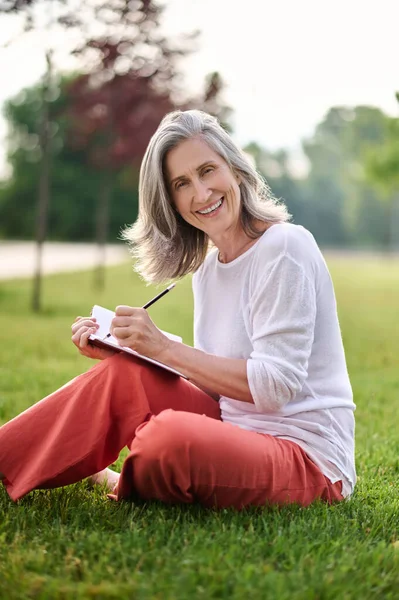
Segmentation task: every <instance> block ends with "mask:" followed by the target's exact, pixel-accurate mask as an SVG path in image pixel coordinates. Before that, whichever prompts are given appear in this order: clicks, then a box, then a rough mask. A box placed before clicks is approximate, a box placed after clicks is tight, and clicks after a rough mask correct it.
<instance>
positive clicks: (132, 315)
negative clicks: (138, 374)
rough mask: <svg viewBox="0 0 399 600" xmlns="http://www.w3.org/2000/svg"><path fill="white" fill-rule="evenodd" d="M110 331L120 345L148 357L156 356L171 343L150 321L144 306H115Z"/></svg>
mask: <svg viewBox="0 0 399 600" xmlns="http://www.w3.org/2000/svg"><path fill="white" fill-rule="evenodd" d="M110 332H111V334H112V335H113V336H114V337H115V338H116V339H117V341H118V342H119V344H120V345H121V346H128V347H129V348H131V349H132V350H135V351H136V352H138V353H139V354H144V355H145V356H148V357H149V358H155V359H156V358H158V357H159V356H160V355H161V354H163V353H164V352H165V350H167V349H168V347H169V345H170V344H171V343H172V342H171V340H170V339H169V338H167V337H166V335H164V334H163V333H162V332H161V331H160V330H159V329H158V327H157V326H156V325H155V324H154V323H153V322H152V320H151V319H150V316H149V314H148V312H147V311H146V310H145V308H132V307H131V306H117V307H116V310H115V317H114V318H113V319H112V323H111V329H110Z"/></svg>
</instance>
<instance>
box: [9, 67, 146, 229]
mask: <svg viewBox="0 0 399 600" xmlns="http://www.w3.org/2000/svg"><path fill="white" fill-rule="evenodd" d="M70 79H71V78H64V79H63V80H61V81H60V82H59V87H58V90H56V93H55V94H54V97H53V98H52V99H51V102H50V119H51V122H52V127H51V132H52V141H51V144H52V150H53V152H52V154H53V156H52V168H51V203H50V209H49V236H48V237H49V239H57V240H72V241H73V240H89V239H93V237H94V228H95V211H96V205H97V199H98V195H99V192H100V190H101V186H102V185H103V179H102V175H103V174H102V172H101V171H98V170H95V169H93V168H92V167H91V166H90V165H89V164H88V163H87V158H86V155H85V152H84V150H75V149H73V148H71V146H70V145H69V144H68V135H69V127H70V123H69V121H68V119H67V118H66V117H65V112H64V109H65V106H66V102H67V97H66V91H65V88H66V86H67V85H68V83H69V82H70ZM40 97H41V88H40V85H36V86H33V87H31V88H29V89H27V90H24V91H23V92H21V93H20V94H18V95H17V96H16V97H15V98H14V99H11V100H9V101H8V102H7V103H6V106H5V116H6V118H7V120H8V123H9V127H10V131H9V152H8V160H9V163H10V165H11V167H12V177H11V179H10V180H8V181H6V182H3V184H2V186H1V187H0V236H2V237H10V238H20V239H31V238H32V237H33V236H34V224H35V218H36V202H37V193H38V185H39V161H40V158H41V156H40V148H39V135H38V132H39V123H40V110H41V108H40V107H41V100H40ZM137 179H138V173H137V167H135V166H134V165H132V166H129V168H126V169H123V170H121V171H119V172H118V173H116V174H114V176H113V193H112V194H113V195H112V205H111V207H110V231H109V239H112V240H115V239H116V238H117V236H118V235H119V232H120V230H121V228H122V227H123V226H124V225H125V224H128V223H132V222H133V221H134V220H135V219H136V216H137V210H138V208H137V206H138V194H137Z"/></svg>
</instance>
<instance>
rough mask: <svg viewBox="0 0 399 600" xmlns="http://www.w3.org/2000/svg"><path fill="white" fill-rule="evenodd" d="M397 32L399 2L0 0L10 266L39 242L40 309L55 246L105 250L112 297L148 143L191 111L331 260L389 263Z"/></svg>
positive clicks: (0, 135) (396, 152) (396, 142)
mask: <svg viewBox="0 0 399 600" xmlns="http://www.w3.org/2000/svg"><path fill="white" fill-rule="evenodd" d="M398 22H399V3H398V2H397V0H380V1H379V2H378V6H377V5H376V4H375V3H374V2H365V1H364V0H336V1H335V2H334V3H326V2H320V0H302V2H296V1H295V0H279V2H268V1H266V0H247V1H246V2H245V3H242V2H240V3H236V4H234V5H233V4H232V3H231V2H230V1H229V0H202V1H201V2H194V1H193V0H164V1H163V2H161V1H159V2H158V1H155V0H130V1H126V0H108V1H101V0H85V2H82V1H81V0H80V1H77V0H0V73H1V79H0V81H1V84H0V108H1V113H2V116H1V119H0V139H1V144H0V256H2V257H3V261H4V260H5V259H6V253H8V254H7V256H8V258H9V257H10V253H11V251H12V252H14V255H15V253H16V254H17V255H18V254H19V256H20V259H21V260H22V254H24V253H23V252H21V248H24V247H26V248H29V249H30V250H29V251H31V250H32V248H34V247H35V248H36V259H35V260H36V262H35V266H34V267H33V266H32V269H33V270H34V271H35V277H36V292H35V294H36V301H34V305H36V307H38V304H39V293H40V292H39V290H40V277H41V269H42V251H43V244H44V241H45V240H47V241H51V242H57V243H58V246H57V245H55V246H53V248H57V247H58V248H63V247H64V246H63V244H60V242H68V243H71V242H73V243H75V244H78V245H75V246H73V247H70V246H68V248H69V250H68V252H69V258H70V260H72V256H73V255H74V256H75V257H76V261H77V263H79V262H80V263H82V264H83V263H84V260H83V257H84V256H85V255H86V256H89V254H90V253H89V248H91V247H92V246H91V245H90V246H87V245H79V244H95V247H96V248H97V247H98V248H99V252H98V253H97V254H96V258H95V259H94V258H93V260H96V261H97V262H98V269H97V285H98V286H99V287H101V286H102V285H103V284H104V271H103V265H104V262H105V259H106V256H107V255H106V253H105V247H106V244H107V243H111V244H115V243H117V242H118V237H119V234H120V231H121V229H122V228H123V227H124V226H125V225H126V224H129V223H132V222H133V221H134V220H135V218H136V216H137V201H138V198H137V182H138V171H139V166H140V162H141V159H142V156H143V153H144V151H145V148H146V145H147V143H148V141H149V139H150V137H151V135H152V134H153V132H154V131H155V129H156V128H157V126H158V124H159V122H160V120H161V119H162V117H163V116H164V114H165V113H167V112H169V111H170V110H173V109H175V108H183V109H184V108H192V107H194V108H201V109H204V110H206V111H208V112H210V113H212V114H214V115H216V116H217V117H218V118H219V119H220V120H221V122H222V123H223V124H224V126H225V127H226V128H227V129H228V130H229V131H230V132H231V134H232V135H233V137H234V139H235V140H236V141H237V142H238V143H239V144H240V145H241V147H242V148H243V149H244V150H245V151H246V152H247V153H248V154H249V155H251V157H252V158H253V160H254V161H255V163H256V166H257V168H258V170H259V171H260V172H261V174H262V175H263V176H264V177H265V178H266V180H267V182H268V184H269V186H270V187H271V190H272V192H273V194H274V195H275V196H276V197H278V198H281V199H283V200H284V201H285V202H286V204H287V205H288V208H289V211H290V212H291V214H292V215H293V221H294V222H295V223H299V224H302V225H304V226H305V227H307V228H308V229H309V230H310V231H311V232H312V233H313V234H314V236H315V237H316V239H317V241H318V243H319V244H320V246H321V247H322V249H334V250H335V251H337V252H338V251H339V252H343V253H352V254H353V253H356V252H367V253H370V252H371V253H387V254H395V253H396V252H397V251H398V249H399V95H398V94H397V90H399V69H398V62H397V56H398V49H397V36H396V33H397V23H398ZM29 240H30V241H31V244H28V245H27V246H21V245H20V244H18V243H17V241H23V242H27V241H29ZM11 242H12V243H11ZM33 243H34V244H35V246H33ZM72 248H75V253H74V252H73V250H72ZM84 248H86V250H83V249H84ZM5 249H6V250H5ZM18 249H19V250H18ZM114 250H115V249H114ZM1 252H3V254H2V255H1ZM61 254H62V253H61ZM61 254H60V257H61ZM64 255H65V252H64ZM53 256H54V257H56V256H57V255H56V254H55V250H54V253H53ZM93 256H94V255H93ZM108 256H109V254H108ZM115 257H116V258H115V260H118V259H119V257H120V255H119V254H118V252H116V254H115ZM7 260H8V259H7ZM0 262H1V261H0ZM66 262H68V261H66ZM55 263H56V265H55V268H56V266H57V264H59V266H60V268H61V266H62V264H61V263H62V259H61V258H59V259H58V258H55ZM4 264H5V262H4ZM7 264H11V263H7ZM12 265H13V266H11V267H9V270H8V272H7V277H11V276H12V275H13V273H14V274H18V267H17V263H16V262H14V263H12ZM10 269H11V271H12V272H11V271H10ZM3 277H4V274H3Z"/></svg>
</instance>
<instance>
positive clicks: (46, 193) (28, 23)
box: [0, 0, 63, 312]
mask: <svg viewBox="0 0 399 600" xmlns="http://www.w3.org/2000/svg"><path fill="white" fill-rule="evenodd" d="M37 4H38V2H37V1H35V0H0V13H5V14H13V13H21V14H22V16H23V31H24V32H25V33H27V34H29V33H30V32H32V30H33V29H37V21H36V16H37V13H36V12H35V8H36V5H37ZM62 4H63V2H62V0H59V1H57V0H52V1H51V2H47V4H45V3H42V6H43V8H44V9H45V15H46V19H45V21H46V24H45V28H44V30H47V29H51V28H52V27H53V26H54V24H55V23H56V21H57V19H56V17H55V13H54V8H55V6H58V7H61V6H62ZM45 58H46V72H45V75H44V77H43V82H42V85H41V94H40V106H41V110H40V114H39V120H38V130H39V135H38V139H39V150H40V163H39V169H40V178H39V185H38V194H37V206H36V266H35V273H34V279H33V290H32V308H33V310H34V311H35V312H38V311H39V310H40V304H41V283H42V253H43V243H44V241H45V239H46V234H47V225H48V209H49V203H50V169H51V153H52V150H51V134H50V130H51V122H50V118H49V114H50V109H49V102H50V98H51V95H52V93H53V87H54V84H55V82H54V81H53V49H52V47H51V45H50V44H49V43H48V44H47V47H46V48H45Z"/></svg>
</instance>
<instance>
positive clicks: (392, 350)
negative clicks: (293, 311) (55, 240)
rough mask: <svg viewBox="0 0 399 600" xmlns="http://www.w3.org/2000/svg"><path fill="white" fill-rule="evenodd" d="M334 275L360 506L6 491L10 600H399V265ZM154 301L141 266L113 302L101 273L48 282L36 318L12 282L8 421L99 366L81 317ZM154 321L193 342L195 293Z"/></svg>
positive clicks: (0, 538)
mask: <svg viewBox="0 0 399 600" xmlns="http://www.w3.org/2000/svg"><path fill="white" fill-rule="evenodd" d="M328 262H329V266H330V269H331V273H332V275H333V279H334V283H335V287H336V294H337V299H338V306H339V316H340V323H341V328H342V334H343V338H344V343H345V349H346V354H347V359H348V368H349V372H350V376H351V380H352V384H353V388H354V394H355V401H356V404H357V411H356V418H357V429H356V462H357V470H358V476H359V480H358V484H357V487H356V491H355V494H354V496H353V497H352V499H351V500H350V501H348V502H345V503H343V504H341V505H335V506H332V507H327V506H325V505H322V504H316V505H313V506H311V507H310V508H307V509H301V508H299V507H296V506H291V507H284V508H272V509H270V508H269V509H254V510H246V511H244V512H241V513H237V512H234V511H230V510H223V511H221V512H216V511H206V510H204V509H201V508H200V507H197V506H194V507H193V506H183V507H180V506H176V507H165V506H162V505H159V504H157V503H148V504H145V503H141V504H129V503H121V504H116V503H112V502H110V501H108V500H107V499H106V498H105V495H104V493H103V492H102V491H101V490H95V491H94V490H92V489H90V488H89V487H88V485H87V484H86V483H85V482H82V483H80V484H77V485H75V486H71V487H69V488H64V489H58V490H48V491H37V492H33V493H32V494H30V495H28V496H27V497H26V498H24V499H23V500H21V501H20V502H19V503H18V504H14V503H12V502H11V501H10V500H9V499H8V496H7V495H6V493H5V491H4V488H2V487H1V486H0V598H4V599H7V600H13V599H20V600H22V599H28V598H29V599H30V598H34V599H42V598H43V599H45V598H46V599H47V598H54V599H55V598H57V599H58V598H60V599H74V600H75V599H80V598H99V599H108V598H118V599H125V598H126V599H140V600H141V599H143V600H144V599H150V598H151V599H159V600H167V599H168V600H169V599H170V600H183V599H184V600H185V599H190V600H192V599H193V598H195V599H196V598H204V599H210V598H226V599H227V598H228V599H230V598H231V599H236V600H241V599H244V598H251V600H252V599H262V600H263V599H267V598H273V599H277V600H285V599H287V600H297V599H298V600H299V599H304V600H305V599H306V600H311V599H315V600H316V599H317V600H327V599H331V600H332V599H334V600H335V599H339V600H341V599H343V600H345V599H350V598H359V599H362V600H365V599H369V598H376V599H377V598H378V599H396V598H399V486H398V482H399V435H398V420H399V419H398V407H399V369H398V362H399V351H398V348H399V344H398V339H397V338H398V333H399V328H398V325H397V318H398V316H399V310H398V308H399V261H395V260H393V259H392V260H389V259H387V260H377V259H375V260H371V259H369V260H361V259H350V260H343V259H331V260H329V261H328ZM157 291H159V290H158V289H156V290H155V289H154V288H147V287H145V286H144V285H143V284H142V283H140V282H139V280H138V279H137V277H136V276H135V275H134V274H133V273H132V270H131V267H130V265H122V266H120V267H115V268H112V269H109V270H108V272H107V288H106V291H104V292H102V293H98V292H96V291H95V290H93V288H92V275H91V273H86V272H80V273H77V274H67V275H66V274H63V275H57V276H51V277H48V278H47V279H46V281H45V286H44V311H43V314H42V315H41V316H33V315H32V314H31V313H30V311H29V294H30V284H29V283H28V282H24V281H18V282H6V283H4V282H2V283H1V284H0V327H1V332H2V334H1V344H0V423H3V422H5V421H7V420H8V419H10V418H11V417H13V416H14V415H16V414H17V413H19V412H20V411H21V410H23V409H25V408H27V407H28V406H29V405H31V404H32V403H34V402H36V401H37V400H38V399H40V398H41V397H43V396H45V395H47V394H49V393H50V392H52V391H53V390H54V389H55V388H56V387H59V386H60V385H62V384H64V383H65V382H66V381H68V380H69V379H70V378H71V377H74V376H75V375H77V374H78V373H81V372H83V371H84V370H86V369H87V368H88V367H89V366H90V361H89V360H88V359H85V358H84V357H82V356H80V355H79V354H78V352H77V351H76V350H75V348H74V346H73V345H72V344H71V342H70V325H71V322H72V320H73V318H74V317H75V316H76V315H83V314H87V313H88V312H89V311H90V307H91V305H92V304H94V303H97V304H102V305H103V306H107V307H109V308H113V307H115V305H117V304H133V305H141V304H142V303H144V302H145V301H146V300H147V299H149V298H151V297H152V296H153V295H155V293H156V292H157ZM149 310H150V312H151V316H152V317H153V319H154V320H155V322H156V323H157V324H158V325H159V326H160V327H161V328H164V329H168V330H169V331H173V332H175V333H180V334H181V335H182V336H183V339H184V341H185V342H187V343H190V344H191V343H192V331H191V327H192V322H191V313H192V298H191V289H190V281H189V280H185V281H184V282H182V283H180V284H179V285H178V286H177V287H176V289H175V290H174V291H173V292H171V293H170V294H168V295H167V296H166V297H165V298H164V299H163V300H162V301H160V302H159V303H157V304H156V305H154V306H153V307H151V309H149ZM120 464H121V459H120V460H119V463H118V464H117V468H118V467H120Z"/></svg>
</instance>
